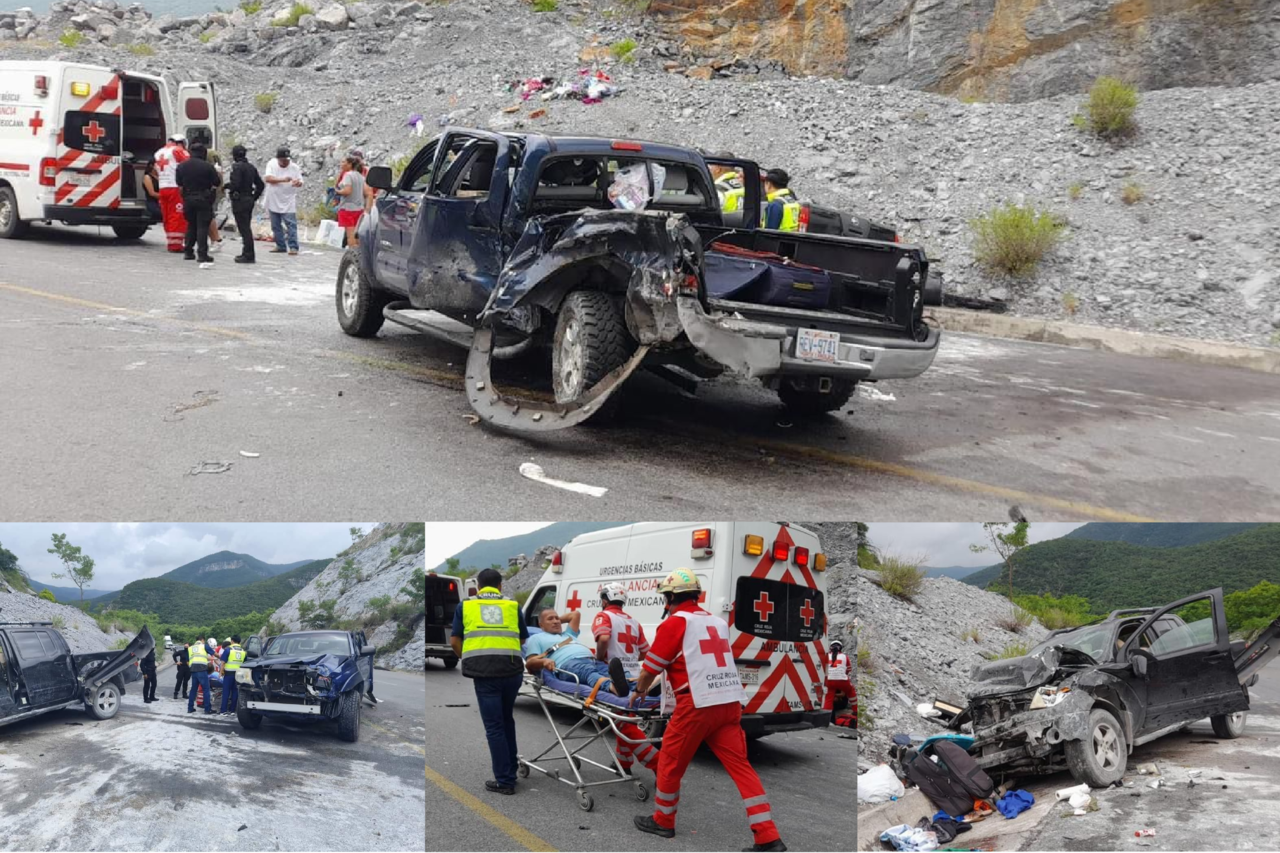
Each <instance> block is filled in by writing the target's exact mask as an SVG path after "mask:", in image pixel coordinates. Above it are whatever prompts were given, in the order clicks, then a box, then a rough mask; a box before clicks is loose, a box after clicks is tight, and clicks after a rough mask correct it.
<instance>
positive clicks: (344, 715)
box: [338, 687, 362, 743]
mask: <svg viewBox="0 0 1280 853" xmlns="http://www.w3.org/2000/svg"><path fill="white" fill-rule="evenodd" d="M361 689H362V688H359V687H357V688H356V689H355V690H348V691H347V692H346V693H343V694H342V700H341V701H342V710H341V712H339V714H338V737H340V738H342V739H343V740H345V741H346V742H347V743H355V742H356V741H358V740H359V739H360V692H361Z"/></svg>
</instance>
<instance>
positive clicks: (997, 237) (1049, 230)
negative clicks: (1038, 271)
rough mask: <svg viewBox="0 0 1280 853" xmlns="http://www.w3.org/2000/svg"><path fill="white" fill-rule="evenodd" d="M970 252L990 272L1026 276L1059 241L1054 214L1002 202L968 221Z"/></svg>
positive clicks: (1058, 224)
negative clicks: (969, 226)
mask: <svg viewBox="0 0 1280 853" xmlns="http://www.w3.org/2000/svg"><path fill="white" fill-rule="evenodd" d="M971 227H972V228H973V254H974V257H975V258H976V259H977V261H978V263H980V264H982V265H983V266H984V267H986V268H987V269H989V270H991V271H993V272H1003V273H1007V274H1009V275H1018V276H1021V275H1027V274H1028V273H1031V272H1033V271H1034V270H1035V268H1036V266H1037V265H1038V264H1039V263H1040V261H1041V260H1043V258H1044V256H1045V255H1047V254H1048V253H1049V252H1051V251H1052V250H1053V249H1054V248H1055V247H1056V246H1057V245H1058V243H1059V242H1060V241H1061V240H1062V232H1063V229H1064V228H1065V227H1066V226H1065V224H1064V223H1063V222H1062V220H1061V219H1059V218H1058V217H1057V216H1055V215H1053V214H1052V213H1049V212H1047V211H1038V210H1036V209H1035V208H1033V207H1030V206H1025V207H1024V206H1019V205H1016V204H1012V203H1010V204H1006V205H1004V206H1003V207H997V208H996V209H995V210H992V211H991V212H990V213H987V214H984V215H982V216H979V217H978V218H977V219H975V220H973V222H972V223H971Z"/></svg>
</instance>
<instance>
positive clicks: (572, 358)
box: [556, 317, 585, 402]
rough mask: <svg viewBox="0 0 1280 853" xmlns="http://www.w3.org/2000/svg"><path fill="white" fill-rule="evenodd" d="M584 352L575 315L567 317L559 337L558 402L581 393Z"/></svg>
mask: <svg viewBox="0 0 1280 853" xmlns="http://www.w3.org/2000/svg"><path fill="white" fill-rule="evenodd" d="M584 359H585V354H584V353H583V349H582V335H581V329H580V327H579V325H578V320H577V318H576V317H572V318H570V319H569V321H568V322H567V323H565V326H564V334H563V335H562V336H561V338H560V374H559V379H560V388H559V392H560V393H559V394H557V395H556V396H557V397H559V398H560V402H566V401H568V400H572V399H574V398H576V397H578V395H579V394H581V393H582V389H581V388H580V387H579V386H581V384H582V377H583V373H584V371H583V365H582V362H583V360H584Z"/></svg>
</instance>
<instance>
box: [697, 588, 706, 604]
mask: <svg viewBox="0 0 1280 853" xmlns="http://www.w3.org/2000/svg"><path fill="white" fill-rule="evenodd" d="M698 603H699V604H706V603H707V591H706V590H705V589H704V590H703V591H702V592H700V593H698Z"/></svg>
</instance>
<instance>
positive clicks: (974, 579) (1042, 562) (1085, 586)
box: [964, 524, 1280, 613]
mask: <svg viewBox="0 0 1280 853" xmlns="http://www.w3.org/2000/svg"><path fill="white" fill-rule="evenodd" d="M1154 526H1156V527H1165V526H1167V525H1154ZM1190 526H1192V527H1209V526H1219V527H1220V526H1221V525H1190ZM1207 532H1208V531H1201V532H1200V534H1196V535H1200V536H1202V537H1203V536H1204V535H1205V533H1207ZM1178 537H1185V538H1188V539H1192V538H1194V535H1187V534H1177V533H1174V534H1172V535H1170V534H1167V533H1166V534H1162V536H1157V537H1154V538H1155V541H1173V540H1176V539H1177V538H1178ZM1277 554H1280V524H1254V525H1245V526H1244V529H1243V530H1241V531H1239V532H1236V533H1234V534H1231V535H1227V536H1224V537H1221V538H1210V539H1209V541H1203V539H1201V541H1199V542H1198V544H1194V545H1183V546H1180V547H1171V546H1164V547H1155V546H1151V545H1133V544H1130V543H1129V542H1121V541H1097V540H1093V539H1087V538H1081V537H1075V536H1064V537H1062V538H1060V539H1051V540H1049V541H1047V542H1039V543H1036V544H1035V545H1031V546H1029V547H1027V548H1025V549H1023V551H1022V552H1021V553H1019V554H1018V556H1017V557H1016V558H1015V559H1014V571H1013V583H1014V587H1015V588H1016V589H1017V590H1018V591H1019V592H1020V593H1031V594H1035V595H1040V594H1043V593H1051V594H1053V595H1057V596H1061V595H1079V596H1083V597H1085V598H1087V599H1089V604H1090V605H1091V609H1092V610H1093V612H1095V613H1107V612H1110V611H1111V610H1115V609H1117V608H1120V607H1146V606H1151V605H1158V604H1164V603H1167V602H1170V601H1175V600H1177V599H1179V598H1182V597H1184V596H1187V595H1192V594H1194V593H1197V592H1200V591H1202V590H1205V589H1212V588H1213V587H1218V586H1220V587H1222V588H1223V589H1224V590H1226V591H1227V592H1228V593H1230V592H1234V591H1237V590H1244V589H1250V588H1252V587H1253V586H1254V585H1256V584H1257V583H1258V582H1259V581H1264V580H1265V581H1270V582H1272V583H1280V559H1277V558H1276V555H1277ZM1004 571H1005V569H1004V566H1003V565H999V566H992V567H990V568H987V569H983V570H982V571H980V572H975V573H974V574H972V575H969V576H968V577H967V578H965V579H964V582H965V583H971V584H974V585H975V586H980V587H984V588H986V587H988V586H990V587H991V588H993V589H994V590H996V591H997V592H999V591H1004V589H1005V587H1004V586H1003V584H1004V583H1005V581H1004V580H1003V578H1004V577H1005V575H1004V574H1003V573H1004Z"/></svg>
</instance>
